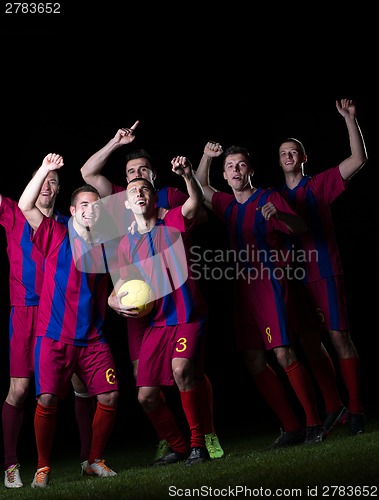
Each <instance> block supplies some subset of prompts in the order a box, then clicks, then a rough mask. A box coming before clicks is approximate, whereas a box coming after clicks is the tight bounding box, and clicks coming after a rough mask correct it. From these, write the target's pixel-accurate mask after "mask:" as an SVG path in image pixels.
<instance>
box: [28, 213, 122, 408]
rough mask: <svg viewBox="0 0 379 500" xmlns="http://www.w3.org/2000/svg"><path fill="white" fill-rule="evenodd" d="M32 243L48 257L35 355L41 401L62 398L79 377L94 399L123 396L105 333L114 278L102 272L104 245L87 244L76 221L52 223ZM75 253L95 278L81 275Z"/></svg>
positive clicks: (45, 221) (48, 221) (47, 221)
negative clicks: (111, 394)
mask: <svg viewBox="0 0 379 500" xmlns="http://www.w3.org/2000/svg"><path fill="white" fill-rule="evenodd" d="M32 240H33V244H34V245H35V246H36V247H37V248H39V250H40V251H41V252H42V254H43V255H44V257H45V278H44V280H43V286H42V299H41V301H40V306H39V317H38V325H37V333H36V335H37V342H36V349H35V381H36V393H37V395H39V394H43V393H50V394H55V395H57V396H58V397H60V398H63V397H64V396H65V395H66V391H67V387H68V385H69V384H68V381H69V380H70V379H71V376H72V374H73V373H74V372H75V373H76V374H77V375H78V376H79V377H80V378H81V379H82V380H83V382H84V383H85V384H86V386H87V389H88V393H89V394H90V395H91V396H95V395H97V394H101V393H104V392H109V391H115V390H118V381H117V377H116V368H115V363H114V360H113V356H112V354H111V351H110V348H109V346H108V344H107V343H106V341H105V338H104V332H103V324H104V318H105V311H106V307H107V296H108V285H109V281H108V280H109V275H108V274H107V273H105V272H104V273H99V272H98V270H99V269H100V264H99V263H101V262H103V259H104V255H103V247H102V245H95V246H93V244H89V243H87V242H86V241H84V240H83V239H82V238H81V237H80V236H79V235H78V234H77V233H76V231H75V230H74V228H73V226H72V221H70V222H69V224H68V228H66V227H64V226H63V225H61V224H57V223H56V221H54V220H52V219H49V218H47V217H45V218H44V219H43V221H42V223H41V225H40V226H39V227H38V229H37V231H36V232H35V234H34V236H33V238H32ZM73 253H74V254H76V255H84V256H86V257H87V258H88V260H89V262H90V264H87V265H85V266H84V267H87V266H88V265H93V269H94V272H92V273H91V272H83V271H82V270H80V269H79V266H78V262H77V261H76V260H75V259H74V257H73ZM87 271H88V269H87Z"/></svg>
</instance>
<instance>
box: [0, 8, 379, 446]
mask: <svg viewBox="0 0 379 500" xmlns="http://www.w3.org/2000/svg"><path fill="white" fill-rule="evenodd" d="M83 3H84V5H87V6H86V8H84V6H83ZM62 5H64V4H62ZM112 5H113V4H112ZM78 9H79V7H78V6H75V7H74V6H72V5H71V6H67V5H64V8H63V7H62V14H61V15H60V16H59V17H54V18H52V17H49V16H47V15H45V16H40V17H39V18H38V19H36V18H35V17H33V16H32V15H25V16H20V15H19V16H16V15H13V16H9V15H8V16H7V15H4V13H3V15H2V18H1V21H2V31H1V43H2V47H3V49H4V50H3V51H2V55H1V74H2V77H1V81H2V90H1V95H2V113H1V122H2V129H1V130H2V132H1V135H2V148H1V149H2V151H1V170H2V175H1V179H2V180H1V182H0V192H1V193H2V194H3V195H5V196H9V197H12V198H14V199H18V197H19V196H20V194H21V193H22V190H23V188H24V186H25V185H26V183H27V182H28V180H29V178H30V176H31V173H32V171H33V170H34V169H35V168H36V167H37V166H38V165H39V164H40V162H41V161H42V159H43V157H44V156H45V155H46V154H47V153H49V152H57V153H60V154H62V155H63V157H64V161H65V165H64V167H63V169H62V171H61V182H62V189H61V194H60V195H59V199H58V202H57V208H58V209H60V210H61V211H63V212H65V213H67V212H68V207H69V198H70V194H71V192H72V191H73V189H75V188H76V187H78V186H79V185H80V184H81V183H82V182H83V181H82V178H81V175H80V167H81V166H82V165H83V163H84V162H85V161H86V160H87V159H88V157H89V156H90V155H92V154H93V153H94V152H95V151H97V150H98V149H100V148H101V147H102V146H103V145H104V144H105V143H106V142H107V141H108V140H109V139H110V138H111V137H113V136H114V134H115V133H116V131H117V129H118V128H120V127H125V126H126V127H128V126H131V125H132V124H133V123H134V121H135V120H136V119H138V120H140V124H139V126H138V129H137V133H136V139H135V141H134V142H133V143H132V144H131V145H130V146H126V147H125V148H121V149H119V150H118V151H116V152H115V153H114V154H113V155H112V156H111V157H110V159H109V161H108V163H107V165H106V167H105V169H104V171H103V172H104V174H105V175H107V176H108V177H109V178H110V179H112V180H114V181H115V182H117V183H119V184H122V183H123V182H124V156H125V153H126V151H127V150H129V149H132V148H133V149H134V148H137V147H144V148H145V149H147V150H148V151H149V152H150V153H151V155H152V156H153V158H154V162H155V167H156V169H157V170H158V180H157V186H158V187H159V186H163V185H166V184H169V185H177V186H178V187H181V185H180V182H179V183H178V179H177V178H176V177H175V176H174V175H173V174H172V173H171V165H170V160H171V158H172V157H173V156H175V155H178V154H179V155H186V156H188V157H189V158H190V159H191V161H192V162H193V165H194V166H196V165H197V163H198V161H199V160H200V158H201V154H202V151H203V147H204V145H205V143H206V142H207V141H208V140H211V139H212V140H216V141H219V142H220V143H221V144H222V145H223V146H224V147H226V146H228V145H231V144H239V145H242V146H246V147H247V148H248V149H249V150H250V153H251V155H252V157H253V158H254V162H255V167H256V184H261V185H263V186H266V185H269V184H277V183H279V182H281V180H282V177H281V172H280V169H279V166H278V161H277V147H278V144H279V141H280V140H281V139H282V138H284V137H288V136H293V137H297V138H299V139H300V140H301V141H302V142H303V143H304V145H305V147H306V150H307V153H308V156H309V160H308V163H307V168H306V172H307V173H309V174H310V175H312V174H314V173H316V172H318V171H321V170H324V169H326V168H329V167H333V166H335V165H337V164H338V162H339V161H341V160H342V159H344V158H345V157H346V156H347V155H348V154H349V142H348V135H347V131H346V126H345V123H344V120H343V118H342V117H341V116H340V115H339V114H338V112H337V111H336V108H335V100H336V99H340V98H352V99H355V100H356V102H357V106H358V120H359V123H360V126H361V128H362V131H363V135H364V138H365V142H366V146H367V150H368V155H369V161H368V163H367V165H366V166H365V167H364V169H363V170H361V171H360V172H359V173H358V174H357V175H356V177H355V178H354V179H353V180H352V182H351V185H350V188H349V190H348V192H346V193H344V194H343V195H342V196H341V197H340V198H339V199H338V201H337V202H336V203H335V205H334V207H333V210H334V216H335V226H336V232H337V237H338V241H339V243H340V249H341V255H342V259H343V262H344V267H345V272H346V285H347V292H348V303H349V311H350V316H351V318H350V319H351V326H352V335H353V338H354V341H355V344H356V346H357V349H358V351H359V353H360V357H361V365H362V388H363V400H364V405H365V411H366V413H367V415H368V417H370V415H374V414H375V413H376V412H377V389H376V387H377V369H376V362H377V352H378V348H379V336H378V333H377V332H378V322H377V316H376V312H377V310H376V307H377V300H378V291H377V283H378V268H377V266H378V264H377V254H378V253H377V250H376V245H377V240H378V225H377V214H376V212H377V187H376V183H377V181H378V174H377V160H378V153H377V132H378V127H377V115H378V109H377V88H378V87H377V85H376V83H377V78H376V71H375V68H374V63H373V60H374V58H373V55H372V48H371V47H372V39H373V38H374V36H373V35H374V33H375V30H374V29H372V27H371V26H370V24H369V19H370V15H369V13H365V14H364V16H365V17H364V19H365V29H361V30H360V31H358V30H357V29H354V30H353V31H354V34H352V33H351V27H350V25H349V23H352V24H354V28H356V25H357V24H359V18H360V14H359V13H357V12H356V13H354V18H353V19H351V17H349V19H348V21H347V20H346V19H345V18H344V19H340V18H339V17H338V16H336V17H334V16H333V14H332V13H331V12H328V13H327V15H325V16H320V19H319V23H318V24H315V23H316V19H315V17H314V16H313V15H312V16H311V17H312V18H311V17H310V16H309V15H307V16H305V17H304V18H303V19H300V18H298V17H294V16H293V13H291V15H289V13H277V14H278V15H277V17H276V18H274V19H273V18H272V17H271V15H270V16H269V15H268V13H263V12H255V13H254V15H253V16H252V15H251V13H247V12H245V11H244V10H243V9H240V8H238V5H236V6H235V9H234V10H233V11H231V10H229V11H224V12H220V11H219V6H218V7H217V8H216V7H215V10H214V11H213V10H212V9H211V8H209V10H207V11H204V10H203V11H199V12H196V13H195V12H193V10H191V9H190V8H186V7H185V6H182V9H183V11H181V12H179V11H175V12H173V11H172V10H171V11H170V10H169V9H167V12H166V11H165V10H164V9H163V8H162V9H158V8H155V10H154V11H152V10H151V9H150V10H146V11H144V10H143V9H142V10H141V12H138V13H136V12H131V11H129V10H128V9H127V8H126V7H125V6H124V11H123V10H121V8H120V7H119V6H118V7H115V6H108V7H107V8H105V7H104V6H101V7H100V6H99V7H97V8H96V9H97V10H96V11H95V10H94V7H93V5H92V4H90V3H88V4H86V3H85V2H81V10H80V11H79V10H78ZM283 14H285V15H283ZM173 15H174V16H175V18H174V19H173V18H172V17H170V16H173ZM362 15H363V14H362ZM312 22H313V24H312ZM346 24H347V25H346ZM214 163H215V165H214V170H213V173H212V183H213V184H214V185H215V186H216V187H217V188H219V189H225V187H226V186H225V184H224V181H223V180H222V177H221V171H220V164H219V163H217V162H216V161H215V162H214ZM179 181H180V179H179ZM195 238H196V242H197V243H198V244H201V245H202V246H204V247H207V248H224V245H225V244H226V243H225V235H224V233H223V228H222V227H221V226H220V225H219V223H218V221H216V220H215V219H214V218H213V216H212V214H210V220H209V222H208V223H207V224H206V226H204V227H202V228H199V229H198V230H197V232H196V234H195ZM5 245H6V242H5V238H4V232H3V231H1V232H0V262H1V265H0V283H1V289H2V292H1V297H2V302H1V303H2V306H1V308H0V332H1V335H0V355H1V373H0V389H1V397H3V399H4V398H5V396H6V393H7V389H8V366H7V345H8V317H9V297H8V269H9V264H8V261H7V255H6V249H5ZM202 286H203V289H204V291H205V293H206V297H207V300H208V304H209V307H210V330H209V335H208V340H207V372H208V375H209V376H210V378H211V380H212V382H213V386H214V396H215V420H216V425H217V427H218V429H219V431H221V432H222V431H223V430H225V431H226V430H229V429H232V430H233V429H236V428H240V426H241V424H242V423H245V424H246V425H249V426H250V425H251V429H253V428H254V423H257V422H264V421H265V420H267V419H273V421H274V423H273V425H274V426H278V423H277V422H276V421H275V419H274V418H273V417H272V415H271V413H270V411H269V410H268V409H267V408H266V407H265V405H264V403H263V401H262V400H261V398H260V396H259V394H258V393H257V392H256V390H255V388H254V386H253V384H252V382H251V379H250V377H249V376H248V375H247V373H246V371H245V369H244V367H243V365H242V363H241V360H240V358H239V356H238V355H237V353H236V352H235V349H234V340H233V333H232V327H233V325H232V322H231V313H232V294H231V283H230V282H228V281H227V280H225V279H224V280H221V281H220V280H218V281H216V280H213V281H205V280H204V282H203V283H202ZM107 335H108V336H109V340H110V343H111V345H112V346H114V347H115V349H114V352H115V356H116V360H117V363H118V365H119V376H120V381H121V388H122V402H121V408H120V413H119V423H120V425H119V427H118V429H117V439H118V440H119V436H120V433H125V434H126V438H125V441H127V440H129V439H132V437H133V436H135V435H138V431H140V432H141V433H145V434H148V435H149V434H150V435H151V442H152V443H155V437H154V436H153V433H152V431H151V429H150V424H149V423H148V422H146V421H145V420H144V418H143V417H142V418H141V410H140V408H139V407H138V405H137V403H136V398H135V389H134V387H133V379H132V377H131V370H130V364H129V359H128V352H127V344H126V332H125V328H124V325H123V323H122V322H121V321H120V319H119V318H118V317H116V315H115V314H114V313H113V311H110V312H109V317H108V322H107ZM327 342H328V341H327V339H326V343H327ZM341 391H342V393H343V387H341ZM70 403H71V398H69V400H68V402H67V404H66V405H64V406H63V410H62V411H63V414H64V418H65V422H64V423H63V422H62V424H61V425H62V427H61V429H66V428H67V427H66V428H65V427H64V425H66V426H67V425H68V424H70V423H73V411H72V405H71V404H70ZM29 406H30V408H29V409H28V411H30V418H28V419H26V420H25V430H24V431H23V432H24V438H25V439H26V438H28V439H29V438H30V439H31V440H32V439H33V438H32V437H31V436H32V432H33V431H32V411H33V408H34V400H33V397H32V395H31V397H30V403H29ZM62 433H63V434H61V436H62V435H64V440H63V442H62V443H61V446H64V445H65V444H67V446H72V442H75V445H74V446H77V436H75V432H74V433H73V438H72V439H73V440H74V441H72V440H69V439H68V436H67V433H66V432H65V430H62ZM121 441H122V438H121ZM31 442H32V441H31Z"/></svg>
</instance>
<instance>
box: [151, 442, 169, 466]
mask: <svg viewBox="0 0 379 500" xmlns="http://www.w3.org/2000/svg"><path fill="white" fill-rule="evenodd" d="M170 451H171V450H170V447H169V444H168V442H167V441H166V440H165V439H162V441H159V443H158V449H157V451H156V453H155V457H154V462H155V461H156V460H159V459H160V458H162V457H164V456H165V455H167V454H168V453H170Z"/></svg>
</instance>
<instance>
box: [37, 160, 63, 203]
mask: <svg viewBox="0 0 379 500" xmlns="http://www.w3.org/2000/svg"><path fill="white" fill-rule="evenodd" d="M58 193H59V178H58V173H57V172H56V171H55V170H52V171H50V172H49V173H48V174H47V176H46V178H45V180H44V181H43V184H42V187H41V190H40V193H39V196H38V198H37V201H36V205H37V207H38V208H41V209H49V208H52V207H54V204H55V199H56V197H57V194H58Z"/></svg>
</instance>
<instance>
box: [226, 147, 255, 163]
mask: <svg viewBox="0 0 379 500" xmlns="http://www.w3.org/2000/svg"><path fill="white" fill-rule="evenodd" d="M230 155H243V156H245V158H246V161H247V163H248V165H249V166H251V158H250V153H249V150H248V149H247V148H244V147H242V146H229V147H228V148H226V149H225V151H224V162H223V165H224V166H225V160H226V158H227V157H228V156H230Z"/></svg>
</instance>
